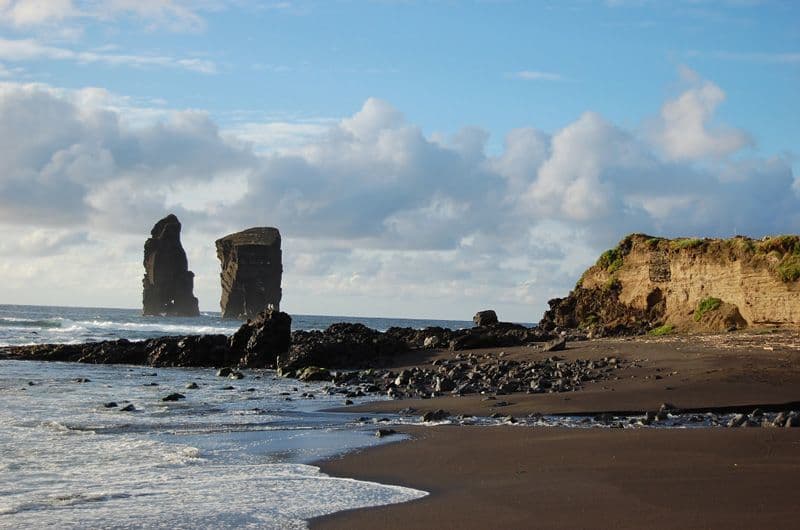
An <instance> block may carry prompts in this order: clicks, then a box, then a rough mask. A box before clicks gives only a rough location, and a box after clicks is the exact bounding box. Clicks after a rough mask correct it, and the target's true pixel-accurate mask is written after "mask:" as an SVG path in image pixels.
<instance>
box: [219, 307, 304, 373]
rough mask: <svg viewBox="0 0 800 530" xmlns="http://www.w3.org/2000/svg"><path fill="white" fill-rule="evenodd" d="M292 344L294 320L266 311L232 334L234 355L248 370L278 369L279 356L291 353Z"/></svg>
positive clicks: (231, 344) (275, 312)
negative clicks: (290, 346)
mask: <svg viewBox="0 0 800 530" xmlns="http://www.w3.org/2000/svg"><path fill="white" fill-rule="evenodd" d="M291 341H292V317H290V316H289V315H288V314H286V313H283V312H280V311H275V310H273V309H265V310H264V311H262V312H261V313H259V314H258V315H257V316H256V317H255V318H253V319H252V320H248V321H247V322H246V323H245V324H242V326H241V327H240V328H239V329H238V330H237V331H236V333H234V334H233V335H231V338H230V349H231V352H232V353H233V354H234V355H236V356H238V357H239V365H240V366H246V367H249V368H275V366H276V365H275V362H276V359H277V357H278V355H280V354H283V353H286V352H287V351H289V345H290V344H291Z"/></svg>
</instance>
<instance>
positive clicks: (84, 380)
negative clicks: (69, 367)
mask: <svg viewBox="0 0 800 530" xmlns="http://www.w3.org/2000/svg"><path fill="white" fill-rule="evenodd" d="M72 382H73V383H91V382H92V380H91V379H89V378H87V377H76V378H75V379H73V380H72Z"/></svg>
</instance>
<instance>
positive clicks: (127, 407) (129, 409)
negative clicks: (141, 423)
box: [119, 403, 136, 412]
mask: <svg viewBox="0 0 800 530" xmlns="http://www.w3.org/2000/svg"><path fill="white" fill-rule="evenodd" d="M119 410H121V411H123V412H133V411H135V410H136V407H134V406H133V403H131V404H130V405H125V406H124V407H122V408H121V409H119Z"/></svg>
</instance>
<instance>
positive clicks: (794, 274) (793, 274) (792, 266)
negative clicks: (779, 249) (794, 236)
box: [778, 254, 800, 282]
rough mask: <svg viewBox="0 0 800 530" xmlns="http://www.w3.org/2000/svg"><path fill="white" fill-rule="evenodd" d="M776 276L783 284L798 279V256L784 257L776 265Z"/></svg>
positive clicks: (799, 263)
mask: <svg viewBox="0 0 800 530" xmlns="http://www.w3.org/2000/svg"><path fill="white" fill-rule="evenodd" d="M778 275H779V276H780V277H781V280H783V281H785V282H795V281H797V280H798V279H800V255H797V254H791V255H789V256H784V258H783V260H782V261H781V262H780V264H778Z"/></svg>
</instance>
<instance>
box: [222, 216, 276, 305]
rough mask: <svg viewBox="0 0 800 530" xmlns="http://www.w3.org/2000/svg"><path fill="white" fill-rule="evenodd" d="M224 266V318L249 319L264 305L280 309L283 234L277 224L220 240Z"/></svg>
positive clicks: (250, 229) (248, 230)
mask: <svg viewBox="0 0 800 530" xmlns="http://www.w3.org/2000/svg"><path fill="white" fill-rule="evenodd" d="M216 245H217V257H218V258H219V260H220V264H221V266H222V273H221V274H220V278H221V281H222V298H221V299H220V307H221V309H222V317H223V318H241V319H248V318H253V317H255V316H256V315H257V314H258V313H259V312H261V311H263V310H264V309H268V308H270V307H271V308H272V309H274V310H276V311H278V310H280V303H281V276H282V275H283V265H282V263H281V234H280V232H279V231H278V229H277V228H272V227H256V228H249V229H247V230H244V231H242V232H236V233H235V234H230V235H227V236H225V237H223V238H221V239H218V240H217V242H216Z"/></svg>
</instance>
